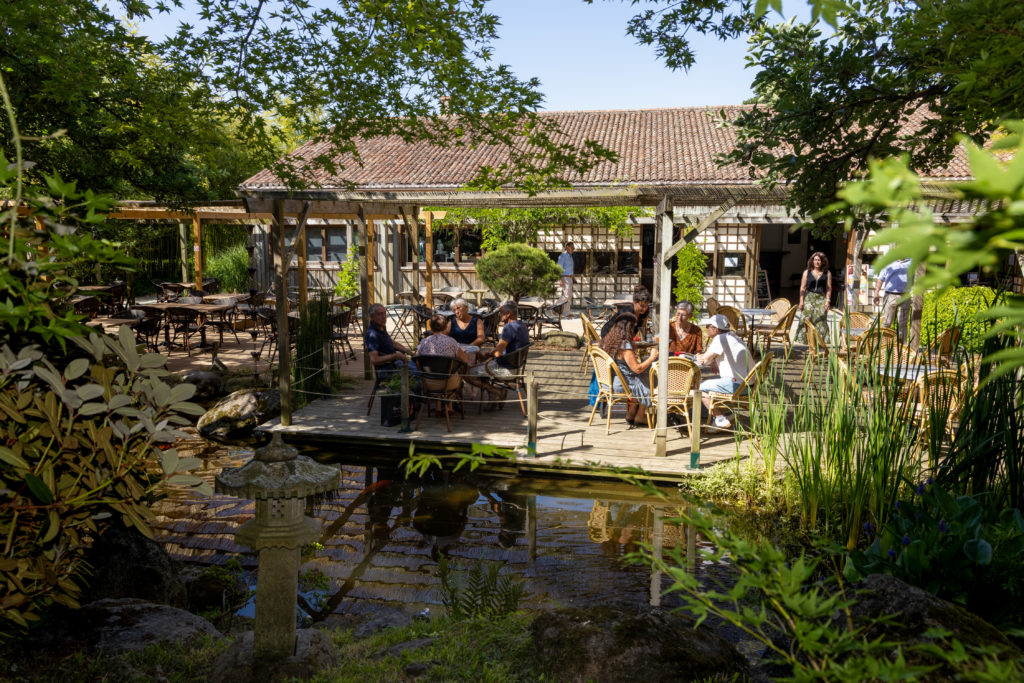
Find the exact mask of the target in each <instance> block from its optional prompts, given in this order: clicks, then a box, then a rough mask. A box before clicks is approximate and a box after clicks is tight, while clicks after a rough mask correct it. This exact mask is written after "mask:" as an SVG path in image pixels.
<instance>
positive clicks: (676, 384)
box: [650, 358, 700, 405]
mask: <svg viewBox="0 0 1024 683" xmlns="http://www.w3.org/2000/svg"><path fill="white" fill-rule="evenodd" d="M650 386H651V392H652V393H654V394H655V395H656V396H657V397H658V400H661V394H662V391H663V390H664V393H665V400H666V401H667V402H668V403H667V404H666V405H671V404H673V403H686V402H687V401H688V400H689V397H690V391H691V390H692V389H693V387H695V386H700V368H699V367H697V364H696V363H694V362H693V361H692V360H689V359H688V358H669V359H668V375H667V376H666V378H665V381H664V382H662V381H660V379H659V377H658V363H654V364H652V365H651V369H650ZM655 387H657V389H655Z"/></svg>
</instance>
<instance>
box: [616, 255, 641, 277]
mask: <svg viewBox="0 0 1024 683" xmlns="http://www.w3.org/2000/svg"><path fill="white" fill-rule="evenodd" d="M639 272H640V252H638V251H620V252H619V275H636V274H637V273H639Z"/></svg>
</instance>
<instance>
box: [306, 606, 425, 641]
mask: <svg viewBox="0 0 1024 683" xmlns="http://www.w3.org/2000/svg"><path fill="white" fill-rule="evenodd" d="M412 620H413V617H412V615H410V614H409V613H408V612H404V611H402V610H400V609H393V608H390V607H380V608H378V609H375V610H374V611H372V612H363V613H361V614H331V615H329V616H328V617H327V618H326V619H324V620H323V621H322V622H320V623H318V624H317V625H316V627H317V628H320V629H324V630H327V631H330V630H334V629H339V628H340V629H348V630H351V631H352V635H353V636H354V637H356V638H368V637H370V636H372V635H375V634H377V633H380V632H381V631H383V630H385V629H389V628H401V627H403V626H408V625H409V624H411V623H412Z"/></svg>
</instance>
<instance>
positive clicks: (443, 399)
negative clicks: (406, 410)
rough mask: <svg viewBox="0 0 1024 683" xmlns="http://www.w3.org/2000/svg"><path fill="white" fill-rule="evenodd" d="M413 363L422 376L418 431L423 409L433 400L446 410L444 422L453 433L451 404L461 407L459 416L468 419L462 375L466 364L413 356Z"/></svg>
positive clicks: (450, 358) (455, 359)
mask: <svg viewBox="0 0 1024 683" xmlns="http://www.w3.org/2000/svg"><path fill="white" fill-rule="evenodd" d="M412 360H413V362H414V363H415V364H416V368H417V369H418V370H419V374H420V394H421V396H423V399H424V400H423V401H422V402H421V403H420V409H419V410H418V411H417V413H416V429H419V428H420V420H422V419H423V409H424V408H425V407H426V406H427V405H428V404H429V403H430V401H431V400H436V401H439V402H440V403H441V405H442V407H443V408H444V411H443V412H444V422H445V425H446V426H447V427H448V431H449V432H450V431H452V417H451V413H452V411H451V410H450V409H449V408H448V405H446V404H451V406H452V407H454V406H455V405H456V404H457V405H458V407H459V414H460V415H461V416H462V418H463V419H465V418H466V411H465V408H464V406H463V402H462V383H463V379H462V375H463V372H464V371H465V369H466V364H465V363H463V362H462V361H461V360H459V359H458V358H453V357H451V356H429V355H423V356H413V359H412Z"/></svg>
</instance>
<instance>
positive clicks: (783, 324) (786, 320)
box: [772, 306, 817, 338]
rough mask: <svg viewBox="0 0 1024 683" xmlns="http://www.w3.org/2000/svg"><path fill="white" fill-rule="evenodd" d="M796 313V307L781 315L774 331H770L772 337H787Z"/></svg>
mask: <svg viewBox="0 0 1024 683" xmlns="http://www.w3.org/2000/svg"><path fill="white" fill-rule="evenodd" d="M796 311H797V308H796V306H790V307H789V309H788V310H787V311H786V312H785V313H783V314H782V317H781V318H779V322H778V324H777V325H776V326H775V329H774V330H772V336H773V337H784V338H788V337H789V328H791V327H792V326H793V320H794V318H796ZM815 331H817V330H815Z"/></svg>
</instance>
